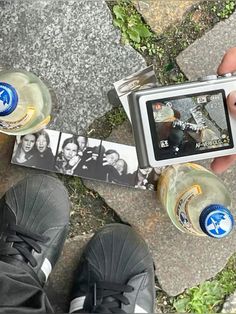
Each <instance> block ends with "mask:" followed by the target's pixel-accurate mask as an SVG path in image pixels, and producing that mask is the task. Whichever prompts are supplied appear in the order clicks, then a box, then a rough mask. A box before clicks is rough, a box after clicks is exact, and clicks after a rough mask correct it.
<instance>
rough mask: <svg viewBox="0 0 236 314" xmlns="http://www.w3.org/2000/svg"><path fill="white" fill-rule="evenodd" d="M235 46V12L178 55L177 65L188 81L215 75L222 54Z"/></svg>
mask: <svg viewBox="0 0 236 314" xmlns="http://www.w3.org/2000/svg"><path fill="white" fill-rule="evenodd" d="M235 46H236V12H234V13H233V14H232V15H231V16H230V17H229V18H228V19H227V20H225V21H222V22H219V23H218V24H216V26H214V28H213V29H212V30H211V31H209V32H208V33H206V34H205V35H204V36H203V37H201V38H200V39H198V40H196V41H195V42H194V43H193V44H192V45H190V46H189V47H188V48H187V49H185V50H184V51H183V52H182V53H180V55H179V56H178V57H177V63H178V65H179V66H180V69H181V70H182V71H183V72H184V74H185V75H186V76H187V77H188V79H189V80H195V79H197V78H199V77H202V76H205V75H209V74H214V73H216V71H217V67H218V65H219V64H220V62H221V59H222V57H223V55H224V53H225V52H226V51H227V49H228V48H230V47H235Z"/></svg>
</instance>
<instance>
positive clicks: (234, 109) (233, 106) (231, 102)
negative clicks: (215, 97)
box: [227, 91, 236, 119]
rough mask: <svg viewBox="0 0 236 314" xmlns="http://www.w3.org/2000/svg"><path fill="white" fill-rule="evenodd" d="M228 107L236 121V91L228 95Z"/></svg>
mask: <svg viewBox="0 0 236 314" xmlns="http://www.w3.org/2000/svg"><path fill="white" fill-rule="evenodd" d="M227 106H228V109H229V111H230V113H231V115H232V117H233V118H234V119H236V91H233V92H231V93H230V94H229V95H228V97H227Z"/></svg>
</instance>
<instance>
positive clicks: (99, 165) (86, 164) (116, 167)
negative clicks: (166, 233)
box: [12, 129, 158, 190]
mask: <svg viewBox="0 0 236 314" xmlns="http://www.w3.org/2000/svg"><path fill="white" fill-rule="evenodd" d="M12 163H14V164H18V165H22V166H26V167H32V168H38V169H42V170H49V171H52V172H58V173H61V174H65V175H70V176H79V177H81V178H85V179H94V180H99V181H104V182H108V183H113V184H119V185H125V186H130V187H134V188H139V189H140V188H141V189H148V190H155V189H156V180H157V179H158V174H157V173H156V171H155V170H156V169H154V168H150V169H139V167H138V160H137V155H136V149H135V147H134V146H130V145H123V144H118V143H114V142H109V141H104V140H99V139H94V138H88V137H85V136H81V135H73V134H70V133H62V132H59V131H54V130H48V129H45V130H42V131H40V132H38V133H35V134H27V135H24V136H21V137H17V139H16V143H15V147H14V152H13V156H12Z"/></svg>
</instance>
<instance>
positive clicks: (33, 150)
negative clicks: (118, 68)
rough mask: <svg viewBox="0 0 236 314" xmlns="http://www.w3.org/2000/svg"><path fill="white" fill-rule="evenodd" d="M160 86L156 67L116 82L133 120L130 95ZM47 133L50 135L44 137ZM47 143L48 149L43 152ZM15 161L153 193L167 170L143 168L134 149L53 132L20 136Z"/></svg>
mask: <svg viewBox="0 0 236 314" xmlns="http://www.w3.org/2000/svg"><path fill="white" fill-rule="evenodd" d="M157 85H158V84H157V80H156V77H155V73H154V70H153V66H152V65H151V66H149V67H146V68H145V69H142V70H140V71H138V72H136V73H133V74H131V75H129V76H127V77H126V78H124V79H122V80H120V81H118V82H115V83H114V87H115V90H116V92H117V95H118V97H119V98H120V101H121V103H122V106H123V108H124V110H125V112H126V114H127V116H128V118H129V119H130V112H129V104H128V95H129V94H130V92H132V91H135V90H138V89H142V88H150V87H154V86H157ZM41 133H42V134H41ZM44 133H46V134H47V135H44V136H43V134H44ZM40 135H41V136H40ZM43 143H44V144H43ZM45 143H46V146H47V147H46V149H45V150H44V151H43V149H44V148H43V145H45ZM79 143H80V145H82V146H83V145H84V147H83V149H81V148H80V149H78V146H79ZM40 145H41V146H40ZM76 147H77V148H76ZM11 162H12V163H13V164H17V165H21V166H25V167H30V168H37V169H41V170H48V171H51V172H56V173H62V174H66V175H70V176H78V177H81V178H84V179H93V180H98V181H103V182H107V183H111V184H118V185H123V186H128V187H132V188H138V189H143V190H152V191H155V190H156V188H157V181H158V178H159V176H160V174H161V172H162V170H163V169H164V168H163V167H162V168H147V169H140V168H139V167H138V160H137V155H136V149H135V147H134V146H130V145H123V144H118V143H114V142H108V141H102V140H99V139H94V138H88V137H83V136H79V135H74V134H70V133H63V132H60V131H55V130H49V129H45V130H43V131H41V132H38V133H37V134H28V135H27V136H21V137H17V138H16V142H15V146H14V151H13V155H12V160H11Z"/></svg>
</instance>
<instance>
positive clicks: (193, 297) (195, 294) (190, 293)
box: [173, 254, 236, 314]
mask: <svg viewBox="0 0 236 314" xmlns="http://www.w3.org/2000/svg"><path fill="white" fill-rule="evenodd" d="M235 290H236V254H234V255H233V256H232V257H231V258H230V260H229V262H228V263H227V265H226V267H225V268H224V269H223V270H222V271H221V272H220V273H219V274H218V275H217V276H216V277H215V278H214V279H212V280H209V281H205V282H203V283H202V284H200V285H199V286H197V287H193V288H190V289H187V290H186V291H185V292H184V293H183V294H181V295H180V296H178V297H177V298H175V299H174V300H173V307H174V308H175V310H176V311H177V312H179V313H182V312H184V313H186V312H187V313H198V314H203V313H216V312H219V311H220V310H221V308H222V305H223V303H224V301H225V298H226V297H227V296H228V295H230V294H231V293H233V292H234V291H235Z"/></svg>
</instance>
